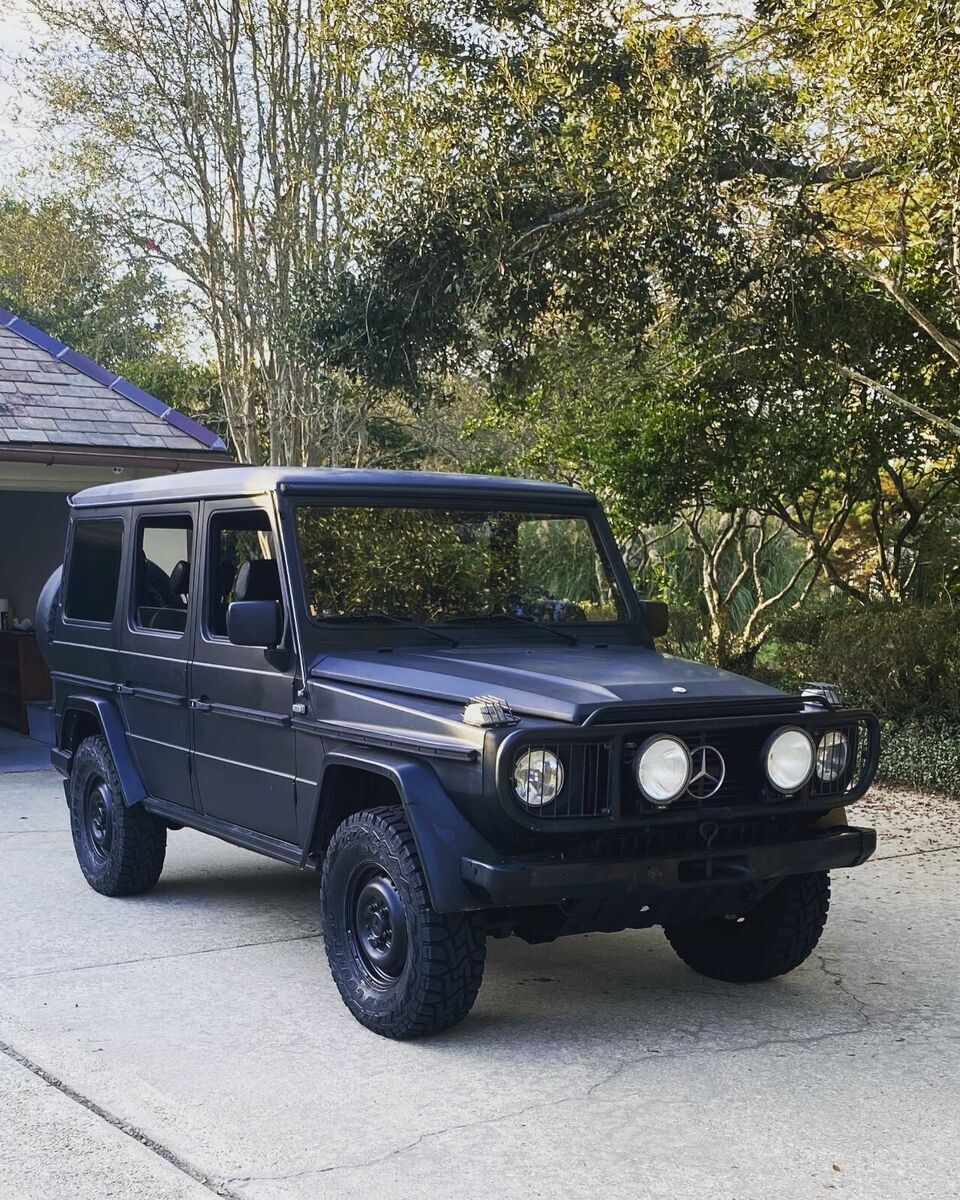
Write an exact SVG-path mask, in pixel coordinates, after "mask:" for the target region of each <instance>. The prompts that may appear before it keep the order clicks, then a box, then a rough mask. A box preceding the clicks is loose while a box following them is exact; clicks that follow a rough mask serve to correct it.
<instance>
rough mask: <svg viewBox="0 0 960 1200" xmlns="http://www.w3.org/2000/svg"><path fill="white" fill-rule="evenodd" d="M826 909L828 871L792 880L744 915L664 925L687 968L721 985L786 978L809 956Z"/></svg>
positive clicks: (815, 943) (771, 892)
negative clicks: (784, 976)
mask: <svg viewBox="0 0 960 1200" xmlns="http://www.w3.org/2000/svg"><path fill="white" fill-rule="evenodd" d="M829 908H830V876H829V875H828V873H827V872H826V871H817V872H815V873H813V874H810V875H791V876H789V877H788V878H786V879H784V880H783V881H782V882H781V883H778V884H777V886H776V887H775V888H773V890H772V891H770V892H768V893H767V894H766V896H764V898H763V899H762V900H761V901H760V903H759V904H758V905H757V907H756V908H755V909H753V911H752V912H749V913H747V914H746V915H745V916H730V917H715V918H713V919H711V920H708V921H695V922H691V923H690V924H687V925H667V926H666V927H665V928H664V933H665V934H666V935H667V940H668V941H669V943H670V945H671V946H672V947H673V948H674V950H676V952H677V954H678V955H679V956H680V958H682V959H683V961H684V962H685V963H686V964H687V966H688V967H692V968H693V970H694V971H697V972H699V974H701V975H706V976H707V977H708V978H710V979H722V980H723V981H724V982H725V983H756V982H758V981H759V980H762V979H773V978H775V977H776V976H777V975H785V974H786V973H787V972H788V971H792V970H793V969H794V968H795V967H799V966H800V964H801V963H802V962H803V961H804V960H805V959H806V958H808V957H809V956H810V954H811V953H812V952H813V950H814V947H815V946H816V945H817V943H818V942H819V941H820V935H821V934H822V933H823V927H824V925H825V924H826V920H827V910H828V909H829Z"/></svg>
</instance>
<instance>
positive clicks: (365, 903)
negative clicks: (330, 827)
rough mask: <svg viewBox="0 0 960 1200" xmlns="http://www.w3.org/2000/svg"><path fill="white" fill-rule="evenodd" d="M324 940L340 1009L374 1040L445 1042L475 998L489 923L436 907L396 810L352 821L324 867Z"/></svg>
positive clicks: (361, 814)
mask: <svg viewBox="0 0 960 1200" xmlns="http://www.w3.org/2000/svg"><path fill="white" fill-rule="evenodd" d="M322 892H323V941H324V945H325V947H326V951H327V959H328V961H329V963H330V972H331V974H332V975H333V980H334V983H336V985H337V988H338V989H339V992H340V995H341V996H342V997H343V1000H344V1003H345V1004H346V1005H347V1007H348V1008H349V1009H350V1011H351V1012H352V1013H353V1015H354V1016H355V1017H356V1019H357V1020H358V1021H359V1022H360V1024H361V1025H365V1026H366V1027H367V1028H368V1029H372V1030H373V1032H374V1033H379V1034H382V1035H383V1036H384V1037H390V1038H409V1037H419V1036H422V1035H424V1034H430V1033H439V1032H440V1031H441V1030H443V1029H448V1028H449V1027H450V1026H451V1025H455V1024H457V1022H458V1021H462V1020H463V1018H464V1017H465V1016H466V1015H467V1013H468V1012H469V1011H470V1009H471V1008H472V1007H473V1002H474V1000H476V998H477V992H478V991H479V990H480V983H481V981H482V979H483V967H484V959H485V957H486V943H485V927H484V923H483V918H482V917H480V916H478V915H475V914H471V913H453V914H450V913H438V912H436V911H435V910H434V908H433V907H432V905H431V904H430V897H429V894H428V892H427V884H426V879H425V878H424V874H423V868H422V867H421V865H420V858H419V855H418V854H417V848H416V845H415V844H414V840H413V835H412V833H411V832H410V827H409V826H408V825H407V822H406V819H405V818H404V815H403V811H402V810H401V809H399V808H373V809H368V810H366V811H365V812H359V813H355V814H354V815H353V816H350V817H347V819H346V820H345V821H344V822H343V823H342V824H341V825H340V826H339V827H338V828H337V830H336V832H335V833H334V835H333V838H332V839H331V842H330V845H329V847H328V848H327V853H326V857H325V859H324V865H323V883H322Z"/></svg>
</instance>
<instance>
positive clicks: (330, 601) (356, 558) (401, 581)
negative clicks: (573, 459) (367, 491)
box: [297, 505, 626, 625]
mask: <svg viewBox="0 0 960 1200" xmlns="http://www.w3.org/2000/svg"><path fill="white" fill-rule="evenodd" d="M297 538H298V542H299V547H300V560H301V565H302V568H303V579H304V587H305V591H306V603H307V611H308V612H309V614H310V616H311V617H312V618H313V619H314V620H315V621H325V620H326V621H330V620H334V619H336V618H340V619H350V618H352V619H362V618H364V617H369V618H376V617H380V618H382V619H386V620H403V621H415V622H418V623H421V624H431V625H437V624H443V623H444V622H458V621H460V622H467V621H469V620H470V619H477V620H483V619H486V620H491V621H492V620H498V619H499V620H503V621H536V622H538V623H542V624H561V623H564V622H582V621H597V622H601V621H617V620H622V619H624V617H625V615H626V614H625V611H624V607H623V602H622V599H621V597H620V595H619V593H618V591H617V587H616V584H615V582H614V580H613V579H612V577H611V575H610V572H609V569H608V567H607V564H606V562H605V561H604V558H603V557H602V555H601V554H600V551H599V549H598V546H597V542H596V540H595V538H594V535H593V530H592V528H591V525H590V522H589V521H588V520H587V519H585V518H584V517H570V516H564V515H559V514H556V513H543V512H511V511H503V512H501V511H497V510H493V511H491V510H478V509H468V510H463V509H459V510H454V509H438V508H328V507H321V506H319V505H302V506H301V507H299V508H298V509H297Z"/></svg>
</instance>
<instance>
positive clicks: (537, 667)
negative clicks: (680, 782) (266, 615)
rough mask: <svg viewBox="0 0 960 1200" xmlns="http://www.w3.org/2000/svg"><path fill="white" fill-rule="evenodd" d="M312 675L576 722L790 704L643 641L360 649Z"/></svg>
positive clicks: (321, 662)
mask: <svg viewBox="0 0 960 1200" xmlns="http://www.w3.org/2000/svg"><path fill="white" fill-rule="evenodd" d="M310 675H311V677H312V678H313V679H316V680H330V681H335V682H338V683H347V684H353V685H358V686H361V687H368V688H376V689H385V690H387V691H391V692H402V693H404V694H406V695H414V696H428V697H431V698H433V699H438V700H449V701H451V702H453V703H457V704H465V703H466V702H467V701H468V700H470V699H472V698H473V697H475V696H491V695H492V696H498V697H499V698H500V699H502V700H505V701H506V702H507V704H509V705H510V707H511V708H512V709H513V710H514V711H515V712H517V713H518V714H523V715H528V716H536V717H545V718H549V719H551V720H556V721H573V722H580V721H583V720H585V719H586V717H588V716H589V715H590V714H591V713H592V712H594V711H595V710H596V709H598V708H606V707H608V706H610V705H623V706H625V707H638V706H644V707H646V706H648V705H649V706H652V707H656V706H658V705H661V704H668V705H670V706H673V705H676V704H678V703H695V702H697V701H700V702H703V701H718V700H730V701H737V702H740V703H743V702H744V701H751V700H754V701H757V702H759V703H760V704H761V705H769V704H770V703H771V702H776V701H777V700H778V699H779V700H782V701H784V703H785V704H788V703H789V699H788V697H787V696H786V695H785V694H784V693H783V692H780V691H778V690H777V689H776V688H772V687H767V686H766V685H764V684H762V683H756V682H755V681H753V680H752V679H746V678H744V677H743V676H742V675H733V674H731V673H730V672H729V671H720V670H718V669H717V668H716V667H709V666H706V665H704V664H703V663H697V662H690V661H688V660H687V659H683V658H675V657H674V656H673V655H671V654H660V653H659V652H658V651H656V650H650V649H647V648H645V647H643V646H622V645H621V646H615V645H610V646H608V647H600V646H591V647H586V646H475V647H457V648H455V649H454V648H452V647H451V648H450V649H445V648H438V649H433V648H429V649H420V648H416V649H394V650H391V651H389V652H387V653H385V652H383V651H376V650H358V651H355V652H354V651H351V652H348V653H341V654H324V655H320V656H319V657H318V658H316V659H315V660H314V662H313V664H312V666H311V669H310ZM681 688H682V689H685V691H679V690H675V689H681Z"/></svg>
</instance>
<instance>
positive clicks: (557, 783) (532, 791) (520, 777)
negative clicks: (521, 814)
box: [513, 747, 563, 808]
mask: <svg viewBox="0 0 960 1200" xmlns="http://www.w3.org/2000/svg"><path fill="white" fill-rule="evenodd" d="M513 790H514V791H515V792H516V793H517V796H518V797H519V798H520V801H521V802H522V803H523V804H525V805H526V806H527V808H543V806H544V805H545V804H552V803H553V801H554V800H556V798H557V796H558V795H559V794H560V792H561V791H562V790H563V764H562V763H561V762H560V759H559V758H557V756H556V755H555V754H554V753H553V751H552V750H543V749H540V748H539V747H532V748H531V749H529V750H525V751H524V752H523V754H521V755H520V757H519V758H518V759H517V761H516V763H515V764H514V768H513Z"/></svg>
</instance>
